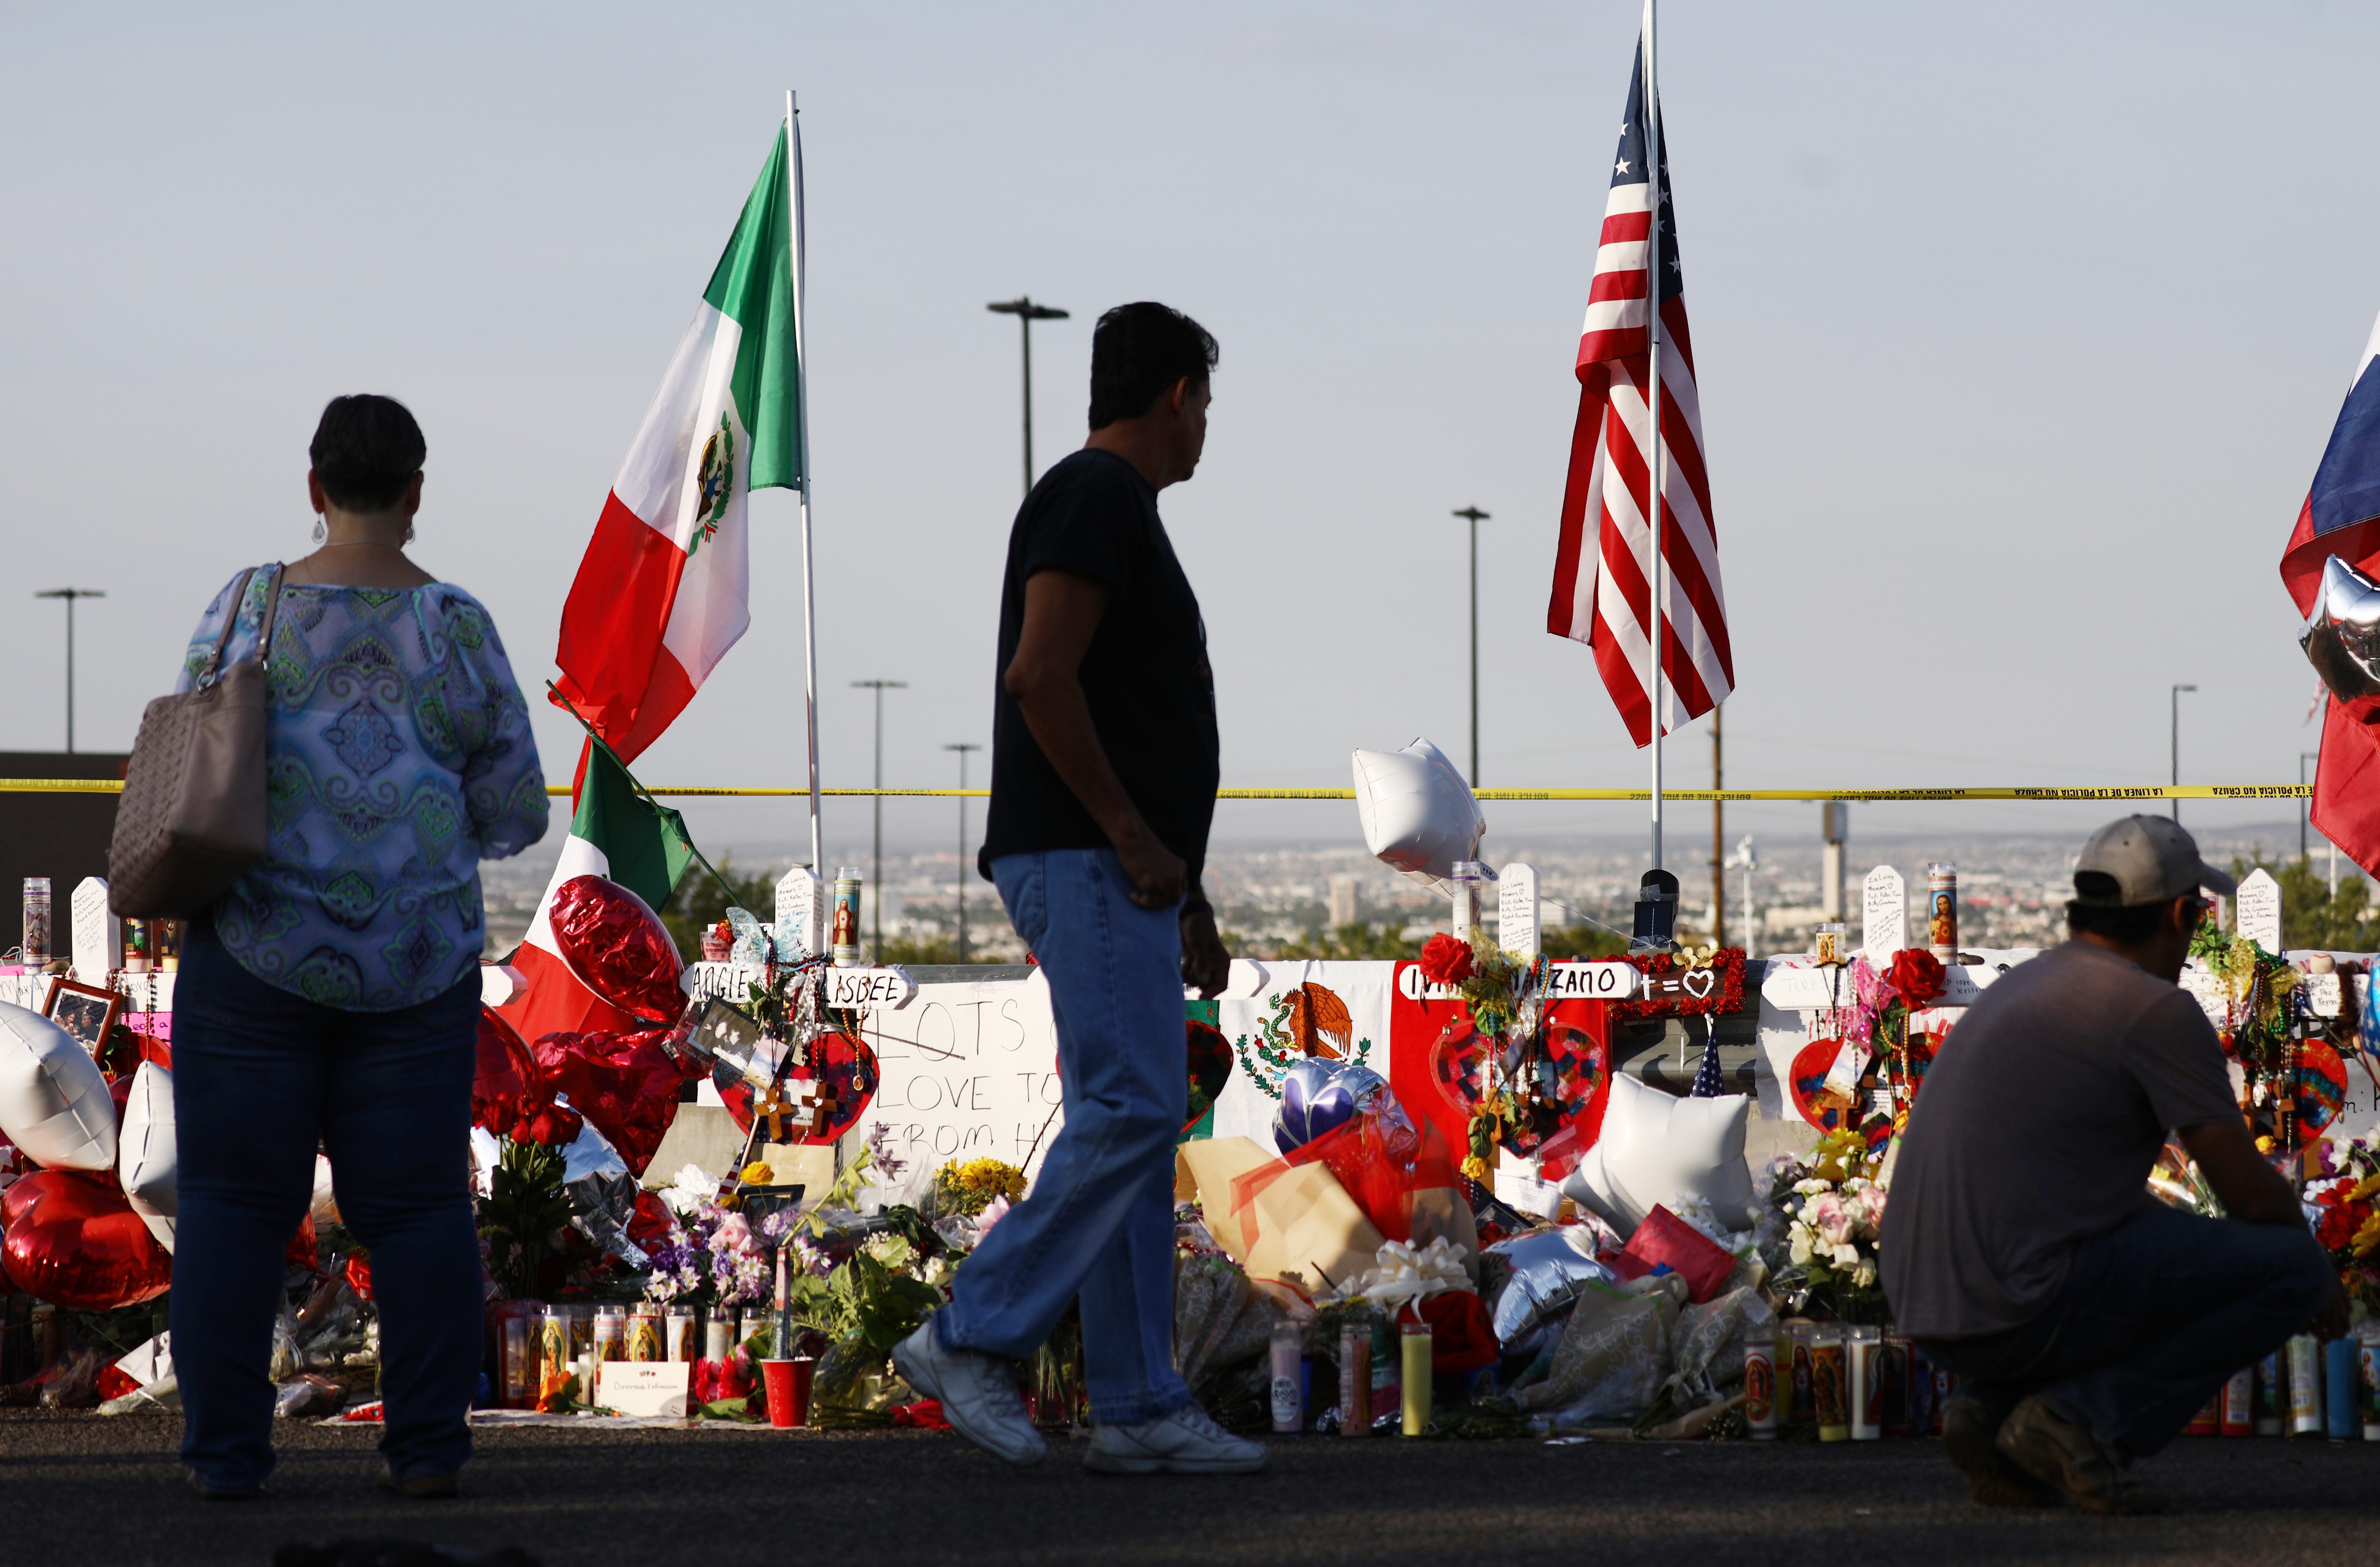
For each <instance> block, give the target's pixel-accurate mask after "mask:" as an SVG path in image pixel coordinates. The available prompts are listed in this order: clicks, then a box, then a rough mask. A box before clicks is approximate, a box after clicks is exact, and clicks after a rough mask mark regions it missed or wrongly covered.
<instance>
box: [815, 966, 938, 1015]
mask: <svg viewBox="0 0 2380 1567" xmlns="http://www.w3.org/2000/svg"><path fill="white" fill-rule="evenodd" d="M916 996H917V981H916V980H915V979H912V978H909V973H908V970H906V969H904V968H830V969H828V970H827V971H826V1004H827V1005H829V1006H839V1007H878V1006H886V1007H893V1008H899V1007H905V1006H907V1005H908V1004H909V1002H911V1001H912V1000H914V999H915V998H916Z"/></svg>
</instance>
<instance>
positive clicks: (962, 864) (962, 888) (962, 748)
mask: <svg viewBox="0 0 2380 1567" xmlns="http://www.w3.org/2000/svg"><path fill="white" fill-rule="evenodd" d="M942 749H944V750H946V751H956V752H958V754H959V787H960V788H961V789H965V787H966V759H967V753H968V752H969V751H979V750H981V749H983V747H981V746H970V745H965V744H961V745H955V746H944V747H942ZM966 878H967V852H966V796H965V795H964V794H962V795H960V796H959V961H960V962H961V963H965V961H966V960H967V955H966Z"/></svg>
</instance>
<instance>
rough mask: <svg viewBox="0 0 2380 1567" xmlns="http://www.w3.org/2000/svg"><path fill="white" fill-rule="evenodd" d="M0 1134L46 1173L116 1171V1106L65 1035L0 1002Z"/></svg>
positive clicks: (91, 1064)
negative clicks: (6, 1137)
mask: <svg viewBox="0 0 2380 1567" xmlns="http://www.w3.org/2000/svg"><path fill="white" fill-rule="evenodd" d="M0 1132H6V1134H7V1135H8V1140H9V1141H10V1142H12V1143H14V1144H16V1145H17V1146H18V1148H22V1149H23V1150H24V1151H25V1157H26V1158H28V1159H30V1160H32V1161H33V1162H34V1163H36V1164H38V1165H41V1166H42V1167H43V1168H45V1169H49V1170H114V1169H115V1100H114V1099H110V1098H109V1097H108V1093H107V1079H106V1078H105V1077H103V1076H102V1075H100V1070H99V1063H97V1062H95V1061H93V1060H91V1052H90V1051H86V1050H84V1049H83V1048H82V1046H81V1045H80V1044H79V1042H77V1040H76V1039H75V1037H74V1036H73V1035H72V1034H69V1033H67V1031H66V1030H65V1029H63V1028H61V1027H59V1026H57V1025H56V1024H55V1023H53V1022H51V1021H50V1020H49V1019H48V1018H46V1017H43V1016H42V1014H40V1013H38V1012H35V1011H33V1010H32V1009H30V1007H21V1006H17V1005H14V1004H12V1003H10V1002H0Z"/></svg>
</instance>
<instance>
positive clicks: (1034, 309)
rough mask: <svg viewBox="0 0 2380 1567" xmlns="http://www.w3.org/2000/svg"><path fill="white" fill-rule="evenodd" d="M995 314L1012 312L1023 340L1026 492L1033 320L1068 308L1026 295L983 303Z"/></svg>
mask: <svg viewBox="0 0 2380 1567" xmlns="http://www.w3.org/2000/svg"><path fill="white" fill-rule="evenodd" d="M984 309H985V310H990V312H991V313H992V314H994V315H999V316H1014V317H1015V318H1016V329H1017V331H1018V332H1019V333H1020V334H1023V340H1024V344H1025V492H1026V494H1028V495H1030V494H1031V493H1033V323H1034V322H1037V321H1064V320H1066V319H1067V316H1068V314H1069V312H1068V311H1065V310H1060V309H1058V308H1057V307H1056V306H1055V305H1037V304H1035V303H1034V302H1033V300H1032V298H1031V297H1030V296H1029V295H1025V294H1019V295H1018V296H1017V297H1016V298H1014V299H1009V300H1005V301H1002V302H1000V303H995V304H990V305H986V306H985V307H984Z"/></svg>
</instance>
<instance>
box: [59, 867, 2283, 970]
mask: <svg viewBox="0 0 2380 1567" xmlns="http://www.w3.org/2000/svg"><path fill="white" fill-rule="evenodd" d="M81 911H82V894H81V893H76V894H75V928H76V929H77V930H78V931H79V930H80V929H81V928H82V912H81ZM2238 913H2239V923H2238V925H2237V926H2236V927H2235V929H2238V930H2239V932H2240V934H2241V935H2242V936H2245V937H2247V938H2248V940H2250V941H2253V942H2255V943H2256V944H2257V945H2258V946H2260V947H2262V948H2264V949H2265V951H2266V952H2268V953H2274V954H2278V953H2279V952H2280V950H2281V884H2280V883H2279V882H2278V881H2274V880H2273V873H2272V872H2271V871H2269V870H2266V869H2264V868H2263V867H2261V866H2259V867H2258V868H2257V869H2254V870H2252V871H2250V872H2249V873H2248V874H2247V875H2245V876H2243V877H2241V878H2240V901H2239V904H2238ZM78 940H79V937H78Z"/></svg>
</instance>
